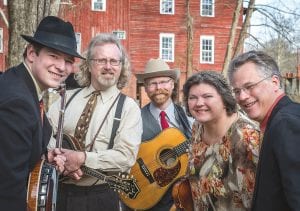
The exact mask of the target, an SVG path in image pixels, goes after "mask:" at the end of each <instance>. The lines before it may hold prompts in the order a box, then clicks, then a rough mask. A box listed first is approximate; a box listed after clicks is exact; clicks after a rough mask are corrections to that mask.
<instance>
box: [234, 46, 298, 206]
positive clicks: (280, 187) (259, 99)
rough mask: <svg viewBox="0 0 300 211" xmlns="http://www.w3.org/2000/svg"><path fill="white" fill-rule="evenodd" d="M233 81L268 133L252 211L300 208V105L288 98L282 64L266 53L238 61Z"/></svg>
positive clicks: (244, 105)
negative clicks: (284, 87) (283, 85)
mask: <svg viewBox="0 0 300 211" xmlns="http://www.w3.org/2000/svg"><path fill="white" fill-rule="evenodd" d="M228 78H229V80H230V83H231V85H232V87H233V92H234V94H235V97H236V100H237V102H238V103H239V105H240V106H241V108H242V109H243V110H244V111H245V112H246V113H247V114H248V116H249V117H250V118H251V119H253V120H256V121H258V122H259V123H260V129H261V131H262V133H263V140H262V142H261V143H262V144H261V146H260V155H259V162H258V167H257V174H256V182H255V189H254V194H253V201H252V203H253V204H252V210H254V211H261V210H264V211H277V210H278V211H282V210H285V211H289V210H300V156H299V152H300V104H298V103H295V102H292V101H291V100H290V99H289V97H287V96H286V95H285V93H284V90H283V89H282V85H281V83H282V79H281V73H280V71H279V68H278V65H277V64H276V62H275V61H274V59H273V58H272V57H270V56H268V55H267V54H266V53H264V52H261V51H249V52H246V53H244V54H241V55H239V56H238V57H236V58H235V59H233V60H232V61H231V63H230V66H229V70H228Z"/></svg>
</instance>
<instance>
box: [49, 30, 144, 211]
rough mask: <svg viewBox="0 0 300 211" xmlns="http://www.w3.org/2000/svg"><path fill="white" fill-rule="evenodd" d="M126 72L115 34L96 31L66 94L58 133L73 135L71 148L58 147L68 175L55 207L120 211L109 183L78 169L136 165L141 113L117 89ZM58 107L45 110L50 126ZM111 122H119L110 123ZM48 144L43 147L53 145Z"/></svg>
mask: <svg viewBox="0 0 300 211" xmlns="http://www.w3.org/2000/svg"><path fill="white" fill-rule="evenodd" d="M130 71H131V70H130V63H129V59H128V56H127V54H126V52H125V49H124V48H123V46H122V45H121V43H120V41H119V40H118V39H117V38H116V37H115V36H114V35H112V34H99V35H97V36H96V37H94V38H93V39H92V40H91V42H90V44H89V47H88V50H87V54H86V60H85V61H84V62H83V63H81V65H80V70H79V72H78V73H76V75H75V79H76V81H77V82H78V84H79V85H80V86H81V87H83V88H80V89H75V90H69V91H67V93H66V95H67V96H66V98H67V106H66V109H65V113H64V127H63V132H64V133H65V134H68V136H69V137H73V139H71V140H72V146H75V147H74V148H76V150H70V149H62V152H63V155H64V156H65V157H66V162H65V171H64V175H66V176H69V177H68V178H65V179H64V181H62V182H61V183H60V184H59V191H58V203H57V211H93V210H95V211H96V210H97V211H98V210H103V211H118V210H119V198H118V194H117V193H116V192H115V191H114V190H113V189H111V188H110V187H109V185H111V184H109V182H112V181H110V179H105V178H104V179H105V181H106V182H104V181H103V180H101V179H97V178H95V177H93V176H89V175H86V174H83V171H82V170H81V169H82V167H83V166H84V168H85V169H87V168H89V169H92V170H93V169H96V170H98V171H102V172H103V173H107V174H109V175H110V174H113V173H116V172H128V171H129V169H130V168H131V166H133V164H134V163H135V160H136V156H137V153H138V149H139V145H140V142H141V134H142V118H141V112H140V108H139V106H138V104H137V103H136V102H135V101H134V100H133V99H132V98H130V97H128V96H126V97H125V96H124V95H123V94H121V92H120V90H121V89H122V88H123V87H124V86H125V85H126V83H127V82H128V80H129V76H130ZM121 99H123V101H122V100H121ZM119 102H121V104H119ZM119 105H123V108H122V109H121V107H119ZM59 108H60V103H59V101H57V102H55V103H54V104H53V105H52V106H51V107H50V109H49V113H48V114H49V116H50V118H51V120H52V123H53V125H54V128H57V125H58V121H59V119H58V116H59V115H58V113H59V112H60V111H59ZM118 113H119V116H118V115H116V114H118ZM117 122H119V123H117ZM115 123H116V124H119V126H117V127H114V125H116V124H115ZM113 128H115V130H114V129H113ZM114 131H115V132H114ZM53 143H55V142H53V141H51V142H50V145H49V146H48V148H53ZM67 143H70V142H67ZM51 144H52V145H51ZM85 173H86V171H85Z"/></svg>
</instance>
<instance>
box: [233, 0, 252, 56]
mask: <svg viewBox="0 0 300 211" xmlns="http://www.w3.org/2000/svg"><path fill="white" fill-rule="evenodd" d="M254 4H255V0H250V1H249V4H248V8H247V11H246V17H245V21H244V23H243V26H242V30H241V33H240V36H239V39H238V43H237V45H236V48H235V53H234V55H235V56H237V55H238V54H240V53H242V51H243V49H244V41H245V39H246V37H247V34H248V33H247V32H248V30H249V26H250V20H251V16H252V13H253V12H254Z"/></svg>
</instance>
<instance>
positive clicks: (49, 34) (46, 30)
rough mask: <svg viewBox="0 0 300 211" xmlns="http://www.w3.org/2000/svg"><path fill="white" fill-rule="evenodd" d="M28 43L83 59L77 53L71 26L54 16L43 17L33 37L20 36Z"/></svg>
mask: <svg viewBox="0 0 300 211" xmlns="http://www.w3.org/2000/svg"><path fill="white" fill-rule="evenodd" d="M21 36H22V37H23V38H24V39H25V40H26V41H28V42H29V43H38V44H41V45H43V46H46V47H49V48H52V49H55V50H58V51H60V52H63V53H65V54H68V55H71V56H74V57H78V58H81V59H84V57H82V56H81V55H80V54H78V53H77V45H76V38H75V33H74V29H73V26H72V24H71V23H70V22H65V21H63V20H62V19H60V18H58V17H55V16H47V17H45V18H44V19H43V20H42V21H41V22H40V24H39V25H38V27H37V29H36V32H35V33H34V36H33V37H32V36H28V35H21Z"/></svg>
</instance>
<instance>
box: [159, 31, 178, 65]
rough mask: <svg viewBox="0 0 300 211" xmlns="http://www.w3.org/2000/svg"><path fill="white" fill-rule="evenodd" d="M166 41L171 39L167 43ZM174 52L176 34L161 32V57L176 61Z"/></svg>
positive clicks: (168, 60)
mask: <svg viewBox="0 0 300 211" xmlns="http://www.w3.org/2000/svg"><path fill="white" fill-rule="evenodd" d="M166 41H169V43H165V42H166ZM166 45H167V46H166ZM174 54H175V34H172V33H160V34H159V58H161V59H163V60H164V61H167V62H174Z"/></svg>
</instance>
